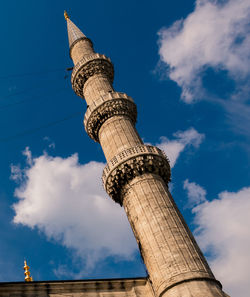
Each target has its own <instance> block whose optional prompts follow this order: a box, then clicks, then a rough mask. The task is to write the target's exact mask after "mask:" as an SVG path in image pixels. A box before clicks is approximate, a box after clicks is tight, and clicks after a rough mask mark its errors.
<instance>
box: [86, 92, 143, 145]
mask: <svg viewBox="0 0 250 297" xmlns="http://www.w3.org/2000/svg"><path fill="white" fill-rule="evenodd" d="M115 115H125V116H128V117H129V118H130V119H131V120H132V122H133V123H135V122H136V118H137V109H136V105H135V104H134V101H133V99H132V98H131V97H129V96H128V95H126V94H125V93H119V92H111V93H107V94H105V95H104V96H101V97H100V98H99V99H98V100H95V101H94V102H93V103H92V104H91V105H90V106H89V107H88V109H87V112H86V114H85V117H84V126H85V130H86V132H87V133H88V135H89V137H91V138H92V139H94V140H95V141H97V142H98V141H99V137H98V133H99V130H100V128H101V126H102V124H103V123H104V122H105V121H106V120H107V119H109V118H111V117H113V116H115Z"/></svg>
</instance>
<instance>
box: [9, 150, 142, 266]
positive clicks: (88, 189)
mask: <svg viewBox="0 0 250 297" xmlns="http://www.w3.org/2000/svg"><path fill="white" fill-rule="evenodd" d="M25 155H26V156H27V162H28V163H27V165H28V166H27V167H26V168H25V169H24V170H23V172H22V173H21V174H20V172H18V167H16V168H15V170H14V179H16V177H18V178H20V176H25V180H23V182H22V183H21V185H20V186H19V187H18V188H17V189H16V191H15V196H16V197H17V198H18V202H17V203H15V204H14V205H13V207H14V210H15V213H16V214H15V217H14V222H15V223H16V224H23V225H25V226H28V227H30V228H34V227H36V228H38V229H39V230H40V231H42V232H44V233H45V234H46V236H47V237H48V238H49V239H54V240H57V241H59V242H61V243H62V244H63V245H64V246H66V247H67V248H70V249H71V250H74V251H75V252H76V254H77V255H78V256H80V258H82V259H83V262H84V264H85V268H88V269H92V268H93V267H94V265H95V264H96V262H97V261H99V260H100V259H102V260H105V258H106V257H108V256H111V255H112V256H116V257H121V258H123V259H124V258H125V259H131V258H132V257H133V253H134V251H135V250H136V248H137V246H136V242H135V240H134V237H133V234H132V231H131V230H130V227H129V224H128V221H127V218H126V215H125V213H124V210H123V209H122V208H121V207H120V206H118V204H115V203H114V202H113V201H112V200H111V199H110V198H109V197H108V196H107V195H106V193H105V192H104V190H103V189H102V185H101V174H102V169H103V167H104V164H103V163H98V162H89V163H88V164H85V165H80V164H79V162H78V156H77V154H75V155H72V156H71V157H68V158H65V159H63V158H60V157H50V156H48V155H46V154H44V155H42V156H40V157H38V158H32V157H31V152H30V151H29V150H28V149H26V150H25ZM19 170H20V169H19Z"/></svg>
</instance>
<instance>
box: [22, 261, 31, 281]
mask: <svg viewBox="0 0 250 297" xmlns="http://www.w3.org/2000/svg"><path fill="white" fill-rule="evenodd" d="M23 269H24V275H25V278H24V280H25V281H26V282H33V278H32V276H30V272H29V269H30V268H29V266H28V265H27V261H26V260H24V267H23Z"/></svg>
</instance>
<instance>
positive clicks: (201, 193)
mask: <svg viewBox="0 0 250 297" xmlns="http://www.w3.org/2000/svg"><path fill="white" fill-rule="evenodd" d="M183 188H184V190H186V191H187V196H188V204H187V205H188V207H194V206H195V205H198V204H200V203H201V202H204V201H206V194H207V192H206V190H205V189H203V188H202V187H201V186H200V185H198V184H196V183H194V182H189V180H188V179H186V180H185V181H184V183H183Z"/></svg>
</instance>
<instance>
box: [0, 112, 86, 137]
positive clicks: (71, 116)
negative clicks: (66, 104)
mask: <svg viewBox="0 0 250 297" xmlns="http://www.w3.org/2000/svg"><path fill="white" fill-rule="evenodd" d="M81 113H82V112H75V113H72V114H70V115H68V116H67V117H65V118H62V119H60V120H57V121H53V122H50V123H47V124H45V125H42V126H39V127H37V128H34V129H29V130H26V131H23V132H20V133H17V134H15V135H12V136H8V137H3V138H0V142H7V141H10V140H14V139H16V138H19V137H22V136H25V135H28V134H33V133H35V132H37V131H39V130H42V129H44V128H48V127H51V126H54V125H57V124H59V123H62V122H65V121H67V120H70V119H73V118H75V117H77V116H79V115H80V114H81Z"/></svg>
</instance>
